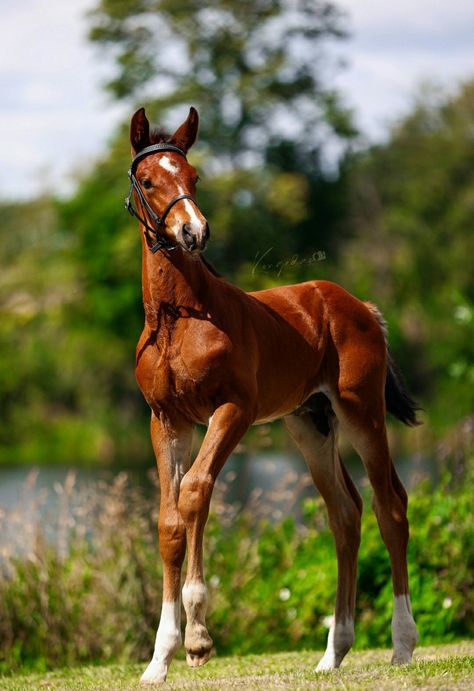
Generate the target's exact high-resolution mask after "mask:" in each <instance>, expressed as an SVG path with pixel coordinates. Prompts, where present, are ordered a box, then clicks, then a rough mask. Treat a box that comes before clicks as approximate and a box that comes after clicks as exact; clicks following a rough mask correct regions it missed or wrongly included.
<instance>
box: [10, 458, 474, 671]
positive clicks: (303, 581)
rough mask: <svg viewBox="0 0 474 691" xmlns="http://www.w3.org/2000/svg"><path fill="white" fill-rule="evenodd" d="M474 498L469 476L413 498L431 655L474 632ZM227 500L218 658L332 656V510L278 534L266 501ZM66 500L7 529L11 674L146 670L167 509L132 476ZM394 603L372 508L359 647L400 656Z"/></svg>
mask: <svg viewBox="0 0 474 691" xmlns="http://www.w3.org/2000/svg"><path fill="white" fill-rule="evenodd" d="M473 489H474V487H473V482H472V467H471V471H469V472H467V474H466V475H465V476H464V477H463V481H462V482H460V483H458V484H456V483H454V482H453V481H451V482H447V481H444V482H443V483H441V485H440V486H439V487H438V488H437V489H434V490H433V489H431V488H430V487H429V486H428V485H426V484H425V485H420V486H419V487H418V488H417V490H416V491H415V492H412V494H411V497H410V504H409V518H410V522H411V542H410V556H409V564H410V579H411V587H412V604H413V609H414V614H415V618H416V619H417V623H418V626H419V630H420V634H421V644H427V643H434V642H440V641H449V640H456V639H460V638H462V637H470V636H471V637H472V636H473V634H474V629H473V622H474V600H473V592H474V590H473V587H472V586H473V574H474V535H473V527H472V522H471V501H472V491H473ZM223 490H224V487H223V486H222V485H221V486H220V493H219V492H218V495H217V496H216V498H215V500H214V503H213V506H212V511H211V515H210V518H209V522H208V526H207V532H206V545H205V555H206V574H207V580H208V585H209V589H210V612H209V616H208V621H209V626H210V630H211V634H212V636H213V638H214V641H215V645H216V647H217V650H218V651H219V653H220V654H245V653H250V652H253V653H257V652H264V651H266V652H269V651H279V650H288V648H292V649H294V650H301V649H304V648H313V649H314V648H322V647H323V646H324V643H325V639H326V636H327V629H326V627H325V619H326V617H327V616H328V615H330V614H331V612H332V610H333V606H334V598H335V587H336V560H335V550H334V547H333V542H332V536H331V533H330V531H329V529H328V526H327V521H326V514H325V509H324V507H323V504H322V501H321V499H315V500H309V501H307V502H306V504H305V509H304V520H303V522H302V523H295V521H294V520H293V519H284V520H280V521H278V522H275V521H274V520H273V521H271V520H269V518H265V516H264V513H262V506H265V503H264V500H263V499H261V498H258V497H255V498H254V500H253V503H251V504H249V506H248V507H247V508H246V509H245V510H244V511H242V512H240V513H239V512H238V511H237V510H236V507H234V506H230V505H228V504H226V503H225V502H224V501H223V500H222V492H223ZM57 491H58V492H59V496H60V504H59V511H58V513H57V515H56V517H55V519H54V522H53V524H49V526H46V528H45V524H44V519H43V520H42V526H43V527H42V528H41V527H40V526H41V524H40V522H39V518H38V514H37V512H35V510H34V507H29V508H28V510H27V513H21V512H15V511H13V512H10V513H4V514H3V515H2V518H1V519H0V520H1V524H0V528H1V530H2V534H4V535H5V536H8V535H10V539H11V537H12V536H14V535H15V534H16V532H17V531H18V528H17V527H15V526H17V525H21V533H22V541H21V551H20V552H18V548H14V546H11V547H10V548H9V546H8V545H9V544H10V542H9V541H5V548H4V551H3V562H2V576H1V580H0V650H1V651H2V652H1V654H0V655H1V657H0V670H3V671H5V672H7V671H14V670H15V669H18V668H20V667H32V668H36V669H44V668H49V667H51V666H57V665H65V664H67V665H73V664H78V663H83V662H86V661H90V662H92V661H93V662H105V661H113V660H144V659H146V658H147V657H148V656H149V655H150V654H151V651H152V648H153V643H154V636H155V630H156V625H157V618H158V613H159V604H160V598H161V565H160V563H159V559H158V548H157V546H156V544H155V535H156V533H155V526H156V518H157V509H158V499H157V497H153V498H151V499H150V498H147V497H145V496H144V494H143V492H142V491H139V490H138V489H136V488H133V487H130V486H129V484H128V482H127V478H126V476H125V475H124V474H121V475H119V476H117V477H116V479H115V480H114V482H113V483H112V484H111V485H110V486H107V485H103V484H102V485H99V486H97V487H95V488H94V487H91V488H89V489H88V490H85V489H83V490H81V491H77V490H75V489H74V478H73V476H72V475H71V476H69V478H68V479H67V481H66V483H65V486H64V487H62V488H57ZM288 491H289V492H290V494H291V492H292V491H293V490H292V489H291V487H290V486H289V487H288ZM293 500H296V496H294V497H293ZM367 504H368V502H367V501H366V505H367ZM68 517H69V518H68ZM45 530H49V532H50V535H51V534H53V535H55V541H54V542H51V538H50V540H49V541H48V540H47V539H46V537H45V535H44V531H45ZM391 603H392V592H391V581H390V569H389V560H388V556H387V553H386V550H385V548H384V546H383V544H382V540H381V538H380V535H379V533H378V528H377V526H376V522H375V519H374V517H373V514H372V512H371V511H370V510H369V509H368V508H366V511H365V514H364V518H363V530H362V545H361V551H360V560H359V579H358V599H357V624H356V644H357V646H358V647H363V648H365V647H369V646H389V645H390V618H391Z"/></svg>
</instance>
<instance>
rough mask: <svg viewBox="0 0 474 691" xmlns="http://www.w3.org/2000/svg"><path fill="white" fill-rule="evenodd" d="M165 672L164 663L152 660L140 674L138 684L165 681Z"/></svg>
mask: <svg viewBox="0 0 474 691" xmlns="http://www.w3.org/2000/svg"><path fill="white" fill-rule="evenodd" d="M167 672H168V670H167V669H166V667H165V665H163V664H160V663H158V662H155V661H154V660H152V661H151V662H150V664H149V665H148V667H147V668H146V670H145V671H144V672H143V674H142V676H141V679H140V686H151V685H152V684H163V683H164V682H165V681H166V675H167Z"/></svg>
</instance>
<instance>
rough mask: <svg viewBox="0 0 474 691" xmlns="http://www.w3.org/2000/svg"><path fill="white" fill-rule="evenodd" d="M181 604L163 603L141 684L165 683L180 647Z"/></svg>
mask: <svg viewBox="0 0 474 691" xmlns="http://www.w3.org/2000/svg"><path fill="white" fill-rule="evenodd" d="M180 624H181V603H180V602H179V601H178V602H163V604H162V606H161V617H160V625H159V626H158V631H157V632H156V639H155V650H154V653H153V657H152V659H151V662H150V664H149V665H148V667H147V668H146V670H145V672H144V673H143V675H142V678H141V679H140V682H141V683H144V684H145V683H155V684H157V683H161V682H163V681H165V679H166V675H167V674H168V668H169V666H170V664H171V660H172V659H173V655H174V654H175V652H176V650H177V649H178V648H179V646H180V645H181V628H180Z"/></svg>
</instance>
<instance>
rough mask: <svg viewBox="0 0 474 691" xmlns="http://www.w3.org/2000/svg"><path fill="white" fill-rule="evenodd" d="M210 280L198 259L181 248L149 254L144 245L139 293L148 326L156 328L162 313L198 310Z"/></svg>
mask: <svg viewBox="0 0 474 691" xmlns="http://www.w3.org/2000/svg"><path fill="white" fill-rule="evenodd" d="M212 278H213V277H212V275H211V274H210V272H209V271H208V270H207V268H206V267H205V266H204V264H203V263H202V262H201V260H200V259H199V257H198V256H192V255H190V254H189V253H188V252H185V251H184V250H182V249H181V248H177V249H175V250H172V251H164V252H163V251H161V250H160V251H158V252H157V253H156V254H152V253H151V252H150V250H149V249H148V247H147V246H146V244H145V243H144V245H143V250H142V291H143V305H144V308H145V319H146V322H147V323H148V325H149V326H150V327H151V328H153V329H156V328H157V326H158V323H159V315H160V313H161V312H162V310H166V311H171V312H176V313H179V311H180V310H181V309H182V308H184V309H188V310H201V309H202V308H203V306H204V303H205V302H206V297H207V295H208V294H209V284H210V282H211V281H212Z"/></svg>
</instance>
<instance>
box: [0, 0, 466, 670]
mask: <svg viewBox="0 0 474 691" xmlns="http://www.w3.org/2000/svg"><path fill="white" fill-rule="evenodd" d="M473 29H474V6H473V5H472V3H468V2H467V1H465V0H454V2H452V3H449V5H443V6H441V5H440V4H433V3H432V2H428V1H427V0H423V1H422V2H418V3H410V2H407V1H405V0H403V1H402V2H399V3H396V6H395V7H394V6H393V3H388V2H386V1H385V0H384V1H382V2H379V3H378V4H377V6H376V7H374V6H373V3H369V2H368V1H367V0H354V1H353V2H350V3H349V2H340V3H337V2H335V3H331V2H329V3H326V2H321V1H320V0H312V1H311V2H307V1H306V0H252V2H248V1H247V0H239V1H237V0H215V2H211V3H206V4H205V3H202V2H199V1H196V0H182V1H180V2H176V0H173V1H170V0H101V1H99V0H95V1H90V0H87V1H82V0H75V1H74V2H68V3H61V2H59V1H56V0H55V1H52V0H25V2H23V3H17V4H16V5H15V4H11V5H10V6H9V7H8V8H4V11H3V13H2V29H1V31H2V47H3V57H2V66H1V68H0V84H1V85H2V87H3V89H2V90H3V94H4V99H3V105H2V108H1V111H0V125H1V127H0V130H1V132H0V137H1V142H2V145H1V147H0V161H1V166H0V185H1V187H0V211H1V213H0V262H1V271H0V349H1V350H0V352H1V357H0V406H1V408H0V527H1V528H2V533H1V535H2V537H1V541H2V542H1V553H0V565H1V567H2V580H1V586H0V591H1V592H0V595H2V597H0V603H2V604H0V642H1V643H2V646H1V649H2V651H3V652H2V653H1V657H0V670H2V669H3V670H4V671H5V670H7V669H11V668H12V667H15V666H16V667H21V666H24V665H29V666H33V667H36V668H41V666H42V665H43V666H51V665H54V664H63V663H65V662H71V663H73V662H78V661H82V660H103V659H106V660H109V659H118V658H120V656H123V655H125V656H129V657H132V658H134V659H135V658H139V659H142V658H144V657H146V655H147V654H148V651H149V649H150V647H151V645H152V642H153V637H154V630H155V627H156V616H157V612H158V607H159V585H160V567H159V564H158V563H157V549H156V545H155V536H154V532H153V531H154V529H153V528H151V527H150V524H151V523H153V521H154V519H155V514H156V509H157V505H158V496H157V494H158V493H159V488H158V487H157V486H156V483H155V481H154V476H153V475H152V474H150V473H149V471H150V470H152V469H153V466H154V459H153V454H152V450H151V444H150V441H149V431H148V426H149V411H148V409H147V406H146V404H145V402H144V401H143V399H142V397H141V394H140V393H139V391H138V390H137V386H136V383H135V379H134V351H135V343H136V341H137V339H138V336H139V334H140V331H141V328H142V324H143V312H142V307H141V281H140V238H139V233H138V228H137V227H136V223H135V222H134V221H133V220H131V218H130V217H129V216H128V214H126V212H125V211H124V209H123V199H124V197H125V195H126V192H127V177H126V171H127V168H128V165H129V160H130V151H129V142H128V122H129V118H130V115H131V114H132V112H133V111H134V110H136V108H137V107H139V106H142V105H145V106H146V108H147V113H148V115H149V117H150V119H151V120H153V121H154V123H155V124H157V125H161V126H164V127H168V128H170V129H172V130H173V129H174V128H175V127H176V126H177V124H179V123H180V122H181V121H182V120H183V119H184V118H185V116H186V114H187V112H188V109H189V106H190V105H194V106H195V107H197V108H198V110H199V113H200V116H201V129H200V138H199V143H198V144H197V145H196V147H195V148H194V149H193V151H192V152H191V155H190V158H191V160H192V162H193V164H195V165H196V167H197V168H198V169H199V172H200V178H201V182H200V183H199V191H198V196H199V203H200V207H201V208H202V210H203V212H204V213H205V215H206V216H207V218H208V220H209V222H210V225H211V230H212V241H211V243H210V245H209V249H208V251H207V253H206V258H207V259H208V260H209V261H211V262H212V263H213V264H214V265H215V267H216V268H217V269H218V271H219V272H220V273H222V274H223V275H225V276H226V277H227V278H228V279H229V280H230V281H233V282H236V283H237V284H238V285H240V286H241V287H242V288H244V289H248V290H252V289H258V288H266V287H270V286H274V285H279V284H283V283H289V282H297V281H302V280H307V279H313V278H322V279H329V280H333V281H336V282H338V283H341V284H342V285H343V286H344V287H345V288H347V289H348V290H350V291H351V292H353V293H355V294H356V295H357V296H358V297H359V298H361V299H364V300H371V301H373V302H375V303H376V304H377V305H378V307H379V308H380V309H381V311H382V312H383V314H384V315H385V317H386V319H387V321H388V325H389V339H390V345H391V349H392V351H393V354H394V356H395V358H396V360H397V362H398V363H399V364H400V367H401V369H402V370H403V372H404V373H405V377H406V379H407V382H408V385H409V388H410V389H411V391H412V392H413V394H414V396H415V397H416V398H417V400H418V401H419V402H420V404H421V405H422V407H423V409H424V412H423V413H422V419H423V425H422V426H420V427H418V428H416V429H411V430H407V429H402V426H401V425H400V424H398V423H397V424H392V423H390V437H391V443H392V449H393V452H394V457H395V460H396V464H397V468H398V470H399V472H400V474H401V475H402V478H403V480H404V481H405V483H406V484H407V485H408V486H409V487H411V488H412V489H413V496H414V499H413V509H412V511H413V515H414V516H415V519H414V520H415V524H414V525H416V526H418V529H419V530H420V532H419V533H418V537H417V535H416V534H415V537H414V542H413V546H412V551H413V555H412V558H413V563H414V566H413V569H414V571H413V574H412V581H414V582H415V586H414V588H415V591H416V594H417V598H416V603H417V604H415V613H416V614H418V619H419V620H420V618H421V621H422V627H421V628H422V635H423V636H424V640H425V641H428V640H438V639H443V640H445V639H450V638H456V637H459V636H465V635H471V634H472V621H473V616H472V615H473V603H472V599H469V597H468V593H469V588H470V586H471V585H472V568H471V567H472V566H473V561H472V560H473V557H472V544H473V540H472V537H473V536H472V529H470V527H469V526H470V523H471V521H470V518H471V513H470V511H471V509H470V500H469V496H471V495H470V494H469V493H470V492H471V490H472V455H473V454H472V448H473V435H474V432H473V430H474V416H473V412H474V386H473V384H474V362H473V357H472V355H473V345H472V343H473V340H474V275H473V270H472V266H473V255H474V234H473V212H474V173H473V171H474V44H473V42H472V31H473ZM201 436H202V430H201V431H200V430H198V431H197V433H196V444H198V443H199V439H200V437H201ZM342 446H343V457H344V458H345V459H347V462H348V465H349V467H350V469H351V472H352V474H353V475H354V477H355V478H356V479H357V481H358V483H359V485H360V487H361V488H362V490H363V491H364V492H367V490H366V489H365V487H364V482H365V481H364V472H363V469H362V467H361V465H360V462H359V461H358V460H357V459H356V458H355V457H354V455H353V454H352V452H351V450H350V449H349V448H347V445H346V444H345V442H344V440H342ZM262 490H263V491H262ZM314 496H315V493H314V490H312V488H311V487H310V486H309V482H308V477H307V475H306V473H305V469H304V464H303V462H302V460H301V459H300V458H299V457H298V455H297V454H296V452H295V449H294V448H293V447H292V446H291V445H290V443H289V442H288V440H287V438H286V436H285V434H284V431H283V429H282V427H281V425H279V423H276V424H274V425H273V426H271V427H269V426H263V427H260V428H257V429H256V430H253V431H251V432H250V433H249V434H248V435H247V437H246V438H245V439H244V440H243V442H242V444H241V445H239V447H238V449H237V450H236V453H235V454H234V455H233V456H232V458H231V459H230V461H229V463H228V466H227V467H226V470H225V471H224V475H223V479H222V482H221V484H220V486H219V488H218V497H217V499H216V502H215V512H214V513H213V515H212V516H211V519H210V521H211V526H210V534H211V538H210V548H209V554H210V556H209V559H210V569H211V571H210V573H211V576H212V577H214V580H213V581H211V586H212V587H213V588H214V590H215V591H216V592H215V593H214V597H213V605H212V606H213V608H214V614H213V616H214V622H215V628H216V634H215V635H214V638H215V639H216V641H217V643H218V645H219V646H220V649H221V650H222V651H225V652H245V651H246V650H247V648H246V645H247V646H253V647H251V648H249V649H252V650H253V651H255V645H257V647H258V645H260V647H261V648H262V649H280V648H284V647H285V645H287V631H288V627H290V630H291V631H292V634H291V640H292V645H293V646H299V647H304V646H306V647H315V646H319V645H322V643H323V640H324V636H325V631H324V616H325V615H327V614H329V613H330V611H331V607H332V604H331V597H332V594H333V593H334V587H335V571H334V569H335V565H334V555H333V550H332V545H331V538H330V534H329V532H328V528H327V525H326V523H325V519H324V511H323V510H322V507H321V506H320V503H319V500H318V499H314ZM367 496H369V495H367ZM435 498H436V501H435ZM366 503H367V504H368V503H369V502H366ZM417 512H418V513H417ZM368 513H370V512H368ZM286 515H289V516H290V518H289V519H287V520H286V519H285V516H286ZM416 516H418V523H417V522H416ZM257 518H258V520H257ZM285 521H286V522H285ZM288 521H289V522H288ZM367 521H369V523H368V524H367V526H366V528H367V534H368V535H369V536H373V541H372V542H373V544H372V542H371V541H370V540H371V539H372V538H368V540H369V542H368V544H367V545H366V547H363V549H365V550H366V552H364V553H363V559H362V566H361V576H360V581H361V593H362V594H361V597H360V603H359V605H358V607H359V614H360V615H362V616H363V618H364V621H366V623H367V622H368V623H369V624H370V623H372V629H370V628H369V632H368V633H366V638H365V639H363V640H362V641H361V644H362V645H385V644H387V640H388V639H387V633H388V631H389V626H388V619H387V617H388V616H389V614H388V610H387V608H386V607H385V604H386V603H388V602H389V599H390V584H389V582H388V562H387V559H386V556H385V554H384V552H383V550H382V549H381V541H380V538H378V536H377V530H376V526H375V524H374V523H373V519H372V518H370V517H369V518H367ZM370 521H372V523H370ZM412 522H413V517H412ZM421 525H422V526H423V527H422V529H421V528H420V526H421ZM117 527H120V530H117ZM265 531H267V532H265ZM371 531H372V532H371ZM244 535H245V536H246V537H245V539H244V538H243V536H244ZM436 540H437V541H438V542H437V544H438V545H439V549H438V552H439V553H441V552H442V555H441V556H440V555H439V554H438V556H437V555H434V554H433V553H432V552H430V551H428V552H426V543H427V544H434V543H433V541H436ZM313 543H314V544H313ZM242 544H244V546H245V549H246V550H247V552H246V553H245V555H242V554H240V552H239V550H240V549H241V548H242ZM469 545H470V548H469ZM318 550H319V551H318ZM423 550H425V551H423ZM224 554H226V555H227V561H226V559H224ZM237 554H240V556H239V560H240V561H237V562H235V563H248V571H247V572H245V573H244V575H243V576H242V573H240V578H241V579H242V582H239V583H237V582H236V581H235V580H232V578H231V575H230V574H228V570H229V560H230V561H232V560H233V559H235V558H236V555H237ZM318 554H319V557H318V556H317V555H318ZM99 555H101V556H99ZM104 555H105V556H104ZM298 555H299V556H298ZM364 555H365V556H364ZM438 557H439V558H440V559H441V561H439V560H438ZM299 559H301V562H300V561H299ZM314 559H316V560H318V559H319V562H318V563H319V569H318V570H317V573H318V574H319V580H318V577H317V575H316V571H315V570H314V569H315V565H312V564H313V560H314ZM420 559H421V562H422V564H423V565H424V566H423V568H424V569H425V570H424V571H423V570H422V567H418V566H417V564H418V565H419V563H420ZM107 560H108V561H107ZM295 564H296V565H297V567H296V566H295ZM290 565H293V567H294V569H296V571H295V572H294V573H293V581H291V582H294V579H295V573H296V581H297V582H298V583H299V584H300V586H299V588H300V591H299V593H298V592H293V590H291V589H290V588H289V586H288V583H287V581H288V582H290V580H291V579H290V576H289V574H290ZM114 569H117V572H116V573H114V576H113V577H112V575H111V574H112V571H113V570H114ZM420 569H421V570H420ZM323 570H324V572H325V576H324V579H327V580H323V581H322V580H321V576H320V573H321V572H322V571H323ZM365 573H367V574H368V578H367V579H365V578H364V574H365ZM374 573H377V574H378V576H377V578H378V580H377V578H376V579H375V585H374V584H373V582H372V580H373V579H372V575H373V574H374ZM104 574H107V578H108V581H107V582H108V585H107V584H106V583H105V579H104ZM271 574H274V575H273V576H272V578H270V575H271ZM315 578H316V580H317V581H318V583H319V585H318V587H317V589H315V586H314V579H315ZM262 579H263V580H262ZM212 583H214V585H212ZM258 583H260V585H259V586H258V585H256V584H258ZM12 584H15V587H13V585H12ZM140 584H142V585H140ZM263 587H265V588H266V589H267V590H266V591H265V592H263V590H262V588H263ZM239 588H240V593H241V597H242V598H243V599H242V601H243V602H245V603H246V604H245V606H244V605H242V607H243V608H244V609H245V612H246V615H245V617H241V616H240V618H239V617H237V618H236V621H234V622H233V623H232V626H231V625H230V623H229V609H232V607H233V604H232V596H233V594H234V596H235V593H236V592H237V590H238V589H239ZM364 588H365V590H364ZM118 593H120V595H118ZM87 594H88V597H89V600H87V602H88V606H87V607H85V605H84V598H85V597H86V595H87ZM245 597H247V600H245ZM272 597H273V598H274V603H275V604H274V606H273V605H272V606H271V607H270V606H269V608H268V609H269V611H268V612H267V613H266V616H267V615H268V616H267V618H266V619H262V618H261V616H259V602H261V600H262V598H264V599H265V601H266V602H269V601H272ZM91 598H92V600H91ZM471 598H472V595H471ZM272 602H273V601H272ZM302 602H305V603H306V604H303V605H302V604H301V603H302ZM22 603H23V604H22ZM25 603H29V604H28V605H25ZM309 603H311V604H309ZM384 607H385V610H384V611H382V612H381V610H383V608H384ZM2 608H3V609H2ZM417 608H418V609H417ZM86 611H87V612H88V615H87V616H86V614H85V612H86ZM260 614H262V613H261V612H260ZM424 616H425V618H426V624H423V621H424V620H423V617H424ZM272 617H273V618H272ZM469 621H470V622H471V623H470V624H469ZM117 622H120V626H121V627H122V628H121V630H122V638H120V639H117V637H116V636H115V637H114V631H115V629H116V628H117V625H118V624H117ZM433 622H435V623H433ZM260 625H261V627H262V629H261V630H260V628H259V626H260ZM239 627H240V628H239ZM137 631H139V634H137ZM51 632H53V633H51ZM91 632H94V633H91ZM236 632H237V633H236ZM239 632H240V633H239ZM51 636H53V638H51ZM239 636H240V638H239ZM254 639H255V640H254ZM255 641H257V644H256V643H255ZM2 665H3V666H2Z"/></svg>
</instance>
